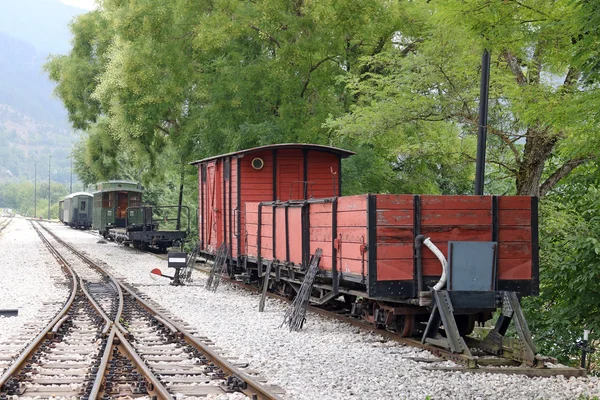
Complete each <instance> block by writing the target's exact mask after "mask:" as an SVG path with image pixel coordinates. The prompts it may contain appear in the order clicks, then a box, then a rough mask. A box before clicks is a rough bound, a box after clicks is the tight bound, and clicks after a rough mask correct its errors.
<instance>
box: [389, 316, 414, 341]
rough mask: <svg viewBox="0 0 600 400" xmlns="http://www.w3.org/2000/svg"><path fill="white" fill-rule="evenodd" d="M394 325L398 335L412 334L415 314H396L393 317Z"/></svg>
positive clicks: (406, 335) (408, 335) (407, 335)
mask: <svg viewBox="0 0 600 400" xmlns="http://www.w3.org/2000/svg"><path fill="white" fill-rule="evenodd" d="M394 327H395V328H396V333H397V334H398V335H400V337H410V336H412V335H413V333H414V330H415V316H414V315H397V316H396V318H395V319H394Z"/></svg>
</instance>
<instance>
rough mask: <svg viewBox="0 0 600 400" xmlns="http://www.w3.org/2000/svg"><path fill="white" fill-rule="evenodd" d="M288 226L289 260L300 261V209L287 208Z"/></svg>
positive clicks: (299, 262) (297, 262) (298, 262)
mask: <svg viewBox="0 0 600 400" xmlns="http://www.w3.org/2000/svg"><path fill="white" fill-rule="evenodd" d="M288 227H289V232H288V234H289V239H290V259H289V261H290V262H293V263H296V264H301V263H302V209H301V208H297V207H292V208H289V209H288Z"/></svg>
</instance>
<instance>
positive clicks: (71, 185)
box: [69, 156, 73, 194]
mask: <svg viewBox="0 0 600 400" xmlns="http://www.w3.org/2000/svg"><path fill="white" fill-rule="evenodd" d="M69 158H70V159H71V179H70V181H69V194H71V193H73V156H71V157H69Z"/></svg>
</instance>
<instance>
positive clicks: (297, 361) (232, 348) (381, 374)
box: [51, 224, 600, 400]
mask: <svg viewBox="0 0 600 400" xmlns="http://www.w3.org/2000/svg"><path fill="white" fill-rule="evenodd" d="M51 228H52V229H53V230H54V231H55V232H56V233H57V234H59V235H60V236H61V237H62V238H63V239H65V240H66V241H67V242H69V243H71V244H73V245H74V246H75V247H76V248H78V249H79V250H82V251H84V252H85V253H87V254H88V256H90V257H91V258H93V259H95V260H98V261H100V260H102V261H103V262H104V263H105V265H106V266H108V267H109V269H110V270H112V272H113V273H114V274H115V275H117V276H120V277H123V278H125V279H126V280H127V281H128V282H130V283H132V284H135V285H136V286H137V287H138V288H139V289H140V290H141V291H142V292H144V293H146V294H147V295H149V296H150V297H151V298H152V299H153V300H155V301H156V302H158V303H159V304H161V305H162V306H163V307H164V308H166V309H168V310H170V311H171V312H172V313H174V314H176V315H178V316H180V317H181V318H182V319H184V320H185V321H187V322H188V323H190V325H191V326H193V327H194V328H195V329H197V331H198V332H199V334H200V335H204V336H207V337H209V338H210V339H211V340H212V341H214V343H215V345H216V346H219V347H221V348H222V349H226V350H227V354H228V355H230V356H236V357H239V358H240V360H241V361H246V362H248V363H249V364H250V368H251V369H253V370H257V371H259V372H260V374H261V376H262V377H264V378H266V379H267V381H268V383H269V384H277V385H279V386H281V387H282V388H283V389H284V390H285V391H286V394H285V395H284V396H283V397H284V398H286V399H311V400H312V399H378V400H379V399H425V398H426V397H427V396H429V397H430V398H431V399H489V398H494V399H576V398H578V397H580V396H590V397H592V396H600V380H598V378H594V377H591V378H589V379H584V378H577V379H576V378H571V379H565V378H564V377H562V376H559V377H550V378H527V377H524V376H518V375H496V374H464V373H458V372H453V373H448V372H441V371H428V370H425V369H424V367H426V366H428V364H425V363H417V362H415V361H412V360H411V359H410V358H412V357H430V355H429V353H426V352H423V351H420V350H417V349H414V348H410V347H405V346H402V345H399V344H397V343H395V342H387V341H385V340H384V339H383V338H382V337H381V336H379V335H376V334H369V333H365V332H363V331H360V330H358V329H357V328H354V327H352V326H350V325H348V324H344V323H341V322H339V321H333V320H329V319H326V318H323V317H320V316H318V315H313V314H309V316H308V319H307V323H306V324H305V328H304V330H303V331H301V332H295V333H290V332H289V331H288V330H286V329H279V328H278V327H279V325H280V323H281V321H282V320H283V315H284V311H285V307H286V305H285V304H283V303H281V302H279V301H277V300H273V299H267V303H266V311H265V312H264V313H259V312H258V300H259V297H258V296H257V295H254V294H251V293H249V292H247V291H245V290H242V289H239V288H237V287H235V286H232V285H229V284H227V283H222V284H221V286H219V290H218V291H217V293H212V292H208V291H206V290H205V289H204V287H203V285H204V281H205V275H203V274H202V273H200V272H196V273H195V283H194V284H195V285H197V286H186V287H172V286H169V285H168V280H167V279H164V278H153V277H151V275H150V270H152V269H153V268H161V269H162V270H163V272H165V273H169V272H170V271H167V265H166V261H164V260H161V259H159V258H157V257H155V256H153V255H149V254H143V253H139V252H137V251H135V250H133V249H129V248H126V247H122V246H117V245H116V244H114V243H110V242H109V243H106V244H98V243H97V242H98V240H100V237H99V236H94V235H92V234H90V233H87V232H82V231H76V230H72V229H70V228H67V227H64V226H61V225H55V224H54V225H51Z"/></svg>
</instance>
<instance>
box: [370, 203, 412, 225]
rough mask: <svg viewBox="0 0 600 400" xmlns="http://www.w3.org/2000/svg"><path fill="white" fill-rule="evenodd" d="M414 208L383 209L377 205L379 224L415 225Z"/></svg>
mask: <svg viewBox="0 0 600 400" xmlns="http://www.w3.org/2000/svg"><path fill="white" fill-rule="evenodd" d="M413 221H414V211H413V210H381V209H379V206H378V207H377V226H406V227H411V229H412V226H413Z"/></svg>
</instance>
